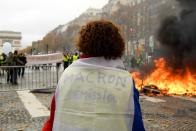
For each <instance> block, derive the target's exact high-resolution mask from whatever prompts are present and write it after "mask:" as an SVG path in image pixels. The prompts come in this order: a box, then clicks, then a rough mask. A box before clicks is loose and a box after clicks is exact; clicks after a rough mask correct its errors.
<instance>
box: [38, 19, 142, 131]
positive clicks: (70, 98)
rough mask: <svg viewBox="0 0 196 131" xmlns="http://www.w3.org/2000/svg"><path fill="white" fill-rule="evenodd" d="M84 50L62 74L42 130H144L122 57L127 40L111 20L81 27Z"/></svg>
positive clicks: (79, 42) (136, 98) (81, 40)
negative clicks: (125, 40) (47, 118)
mask: <svg viewBox="0 0 196 131" xmlns="http://www.w3.org/2000/svg"><path fill="white" fill-rule="evenodd" d="M77 47H78V50H79V51H80V52H82V55H81V56H80V59H78V60H76V61H74V62H73V63H72V64H71V65H70V66H69V67H68V68H66V69H65V71H64V73H63V74H62V76H61V79H60V80H59V83H58V86H57V89H56V91H55V95H54V97H53V99H52V103H51V114H50V118H49V120H48V121H47V122H46V123H45V124H44V127H43V129H42V131H144V130H145V129H144V125H143V121H142V115H141V109H140V104H139V94H138V91H137V90H136V88H135V84H134V81H133V79H132V78H131V75H130V73H129V72H128V71H126V70H125V67H124V65H123V62H122V60H121V57H122V55H123V53H124V50H125V43H124V40H123V38H122V36H121V34H120V31H119V29H118V27H117V26H116V25H114V24H113V23H112V22H110V21H105V20H99V21H92V22H89V23H87V24H86V25H85V26H83V27H82V28H81V30H80V32H79V39H78V42H77Z"/></svg>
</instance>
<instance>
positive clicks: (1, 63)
mask: <svg viewBox="0 0 196 131" xmlns="http://www.w3.org/2000/svg"><path fill="white" fill-rule="evenodd" d="M3 61H4V58H3V53H2V54H1V55H0V66H2V65H3Z"/></svg>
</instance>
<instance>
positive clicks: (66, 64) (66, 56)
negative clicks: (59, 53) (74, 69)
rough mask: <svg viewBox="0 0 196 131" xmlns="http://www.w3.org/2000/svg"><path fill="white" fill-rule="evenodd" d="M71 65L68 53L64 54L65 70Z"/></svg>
mask: <svg viewBox="0 0 196 131" xmlns="http://www.w3.org/2000/svg"><path fill="white" fill-rule="evenodd" d="M68 66H69V60H68V55H66V54H64V57H63V67H64V70H65V69H66V68H67V67H68Z"/></svg>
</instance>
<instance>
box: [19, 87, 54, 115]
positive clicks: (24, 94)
mask: <svg viewBox="0 0 196 131" xmlns="http://www.w3.org/2000/svg"><path fill="white" fill-rule="evenodd" d="M17 93H18V96H19V98H20V99H21V101H22V102H23V104H24V106H25V108H26V109H27V111H28V112H29V114H30V115H31V117H41V116H49V114H50V111H49V110H48V109H47V108H46V107H45V106H44V105H43V104H42V103H41V102H40V101H39V100H38V99H37V98H36V96H35V95H33V94H32V93H30V92H29V90H25V91H17Z"/></svg>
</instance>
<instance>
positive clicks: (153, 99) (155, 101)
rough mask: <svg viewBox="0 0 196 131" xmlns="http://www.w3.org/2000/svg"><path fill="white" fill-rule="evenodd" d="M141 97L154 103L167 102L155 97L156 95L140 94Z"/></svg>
mask: <svg viewBox="0 0 196 131" xmlns="http://www.w3.org/2000/svg"><path fill="white" fill-rule="evenodd" d="M140 98H142V99H145V100H146V101H150V102H153V103H159V102H166V101H165V100H162V99H158V98H154V97H149V96H140Z"/></svg>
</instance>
